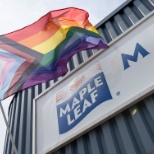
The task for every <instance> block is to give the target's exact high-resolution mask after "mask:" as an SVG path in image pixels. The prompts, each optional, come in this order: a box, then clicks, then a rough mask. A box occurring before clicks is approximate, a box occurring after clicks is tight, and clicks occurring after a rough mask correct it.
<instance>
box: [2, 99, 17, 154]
mask: <svg viewBox="0 0 154 154" xmlns="http://www.w3.org/2000/svg"><path fill="white" fill-rule="evenodd" d="M0 107H1V111H2V115H3V117H4V121H5V124H6V127H7V131H8V133H9V137H10V139H11V142H12V147H13V150H14V152H15V154H18V151H17V148H16V145H15V142H14V140H13V136H12V134H11V131H10V127H9V124H8V122H7V119H6V116H5V112H4V109H3V106H2V102H1V101H0Z"/></svg>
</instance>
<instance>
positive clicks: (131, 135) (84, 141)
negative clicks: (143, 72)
mask: <svg viewBox="0 0 154 154" xmlns="http://www.w3.org/2000/svg"><path fill="white" fill-rule="evenodd" d="M152 10H154V0H128V1H127V2H125V4H124V5H122V6H121V7H119V8H118V9H116V10H115V11H114V12H113V13H111V14H110V15H109V16H108V17H106V18H105V19H103V20H102V21H101V22H100V23H99V24H98V25H99V26H97V29H98V31H99V32H100V34H101V36H102V37H103V38H104V40H105V41H106V42H107V43H109V42H111V41H112V40H114V39H115V38H116V37H118V36H119V35H121V34H122V33H123V32H124V31H126V30H127V29H128V28H130V27H131V26H132V25H134V24H136V23H137V22H138V21H139V20H140V19H142V18H144V16H146V15H147V14H148V13H149V12H151V11H152ZM96 52H97V50H88V51H82V52H80V53H77V54H76V55H74V56H73V57H72V59H71V60H70V61H69V63H68V64H67V65H68V68H69V71H72V70H74V69H76V68H77V67H78V66H79V65H80V64H82V63H83V62H85V61H86V60H87V59H88V58H89V57H91V56H92V55H94V54H95V53H96ZM61 79H62V77H60V78H58V79H55V80H52V81H49V82H47V83H44V84H40V85H37V86H35V87H31V88H29V89H26V90H24V91H23V92H19V93H18V94H16V95H15V97H14V99H13V101H12V103H11V105H10V110H9V125H10V127H11V132H12V134H13V138H14V140H15V144H16V146H17V149H18V151H19V153H21V154H31V153H32V110H33V98H34V97H36V96H37V95H38V94H39V93H41V92H42V91H44V90H45V89H46V88H48V87H50V86H53V85H54V84H55V83H56V82H57V81H58V80H61ZM124 153H128V154H129V153H131V154H148V153H154V95H151V96H150V97H148V98H146V99H144V100H143V101H141V102H139V103H138V104H136V105H134V106H132V107H131V108H129V109H127V110H125V111H124V112H122V113H120V114H119V115H117V116H115V117H113V118H112V119H110V120H108V121H106V122H105V123H103V124H102V125H100V126H98V127H97V128H95V129H93V130H91V131H90V132H88V133H86V134H84V135H82V136H81V137H79V138H78V139H76V140H74V141H73V142H71V143H69V144H68V145H66V146H64V147H62V148H61V149H59V150H57V151H56V152H54V154H124ZM4 154H13V150H12V144H11V142H10V139H9V136H8V133H6V138H5V147H4Z"/></svg>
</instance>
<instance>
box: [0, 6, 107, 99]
mask: <svg viewBox="0 0 154 154" xmlns="http://www.w3.org/2000/svg"><path fill="white" fill-rule="evenodd" d="M88 16H89V15H88V13H87V12H86V11H84V10H81V9H77V8H66V9H61V10H55V11H51V12H49V13H47V14H46V15H44V16H43V17H41V18H40V19H39V20H38V21H36V22H35V23H33V24H31V25H29V26H26V27H24V28H22V29H20V30H17V31H14V32H11V33H8V34H5V35H1V36H0V100H3V99H4V98H6V97H8V96H10V95H12V94H14V93H16V92H18V91H20V90H23V89H25V88H28V87H30V86H34V85H37V84H40V83H43V82H46V81H49V80H52V79H55V78H57V77H59V76H63V75H65V74H66V73H67V71H68V69H67V62H68V61H69V59H70V58H71V57H72V56H73V55H74V54H75V53H77V52H79V51H82V50H86V49H102V48H107V47H108V46H107V45H106V43H105V42H104V40H103V39H102V38H101V36H100V35H99V34H98V32H97V30H96V29H95V28H94V27H93V26H92V25H91V23H90V22H89V21H88Z"/></svg>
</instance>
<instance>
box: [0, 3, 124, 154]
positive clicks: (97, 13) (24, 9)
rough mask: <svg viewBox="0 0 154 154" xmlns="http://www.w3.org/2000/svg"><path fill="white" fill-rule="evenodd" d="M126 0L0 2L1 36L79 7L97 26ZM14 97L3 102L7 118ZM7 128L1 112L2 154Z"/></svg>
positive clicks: (0, 145)
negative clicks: (51, 12) (68, 8)
mask: <svg viewBox="0 0 154 154" xmlns="http://www.w3.org/2000/svg"><path fill="white" fill-rule="evenodd" d="M125 1H126V0H0V35H2V34H6V33H9V32H12V31H15V30H18V29H20V28H23V27H25V26H27V25H30V24H32V23H33V22H35V21H36V20H38V19H39V18H40V17H41V16H43V15H45V14H46V13H48V12H49V11H51V10H56V9H62V8H66V7H77V8H81V9H84V10H86V11H88V12H89V21H90V22H91V23H92V24H93V25H96V24H97V23H98V22H99V21H101V20H102V19H103V18H105V17H106V16H107V15H108V14H110V13H111V12H112V11H113V10H115V9H116V8H117V7H118V6H119V5H121V4H122V3H124V2H125ZM11 100H12V97H9V98H8V99H6V100H4V101H2V105H3V108H4V110H5V114H6V116H7V115H8V106H9V104H10V101H11ZM5 132H6V126H5V123H4V120H3V116H2V113H1V111H0V154H1V153H3V147H4V140H5Z"/></svg>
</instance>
